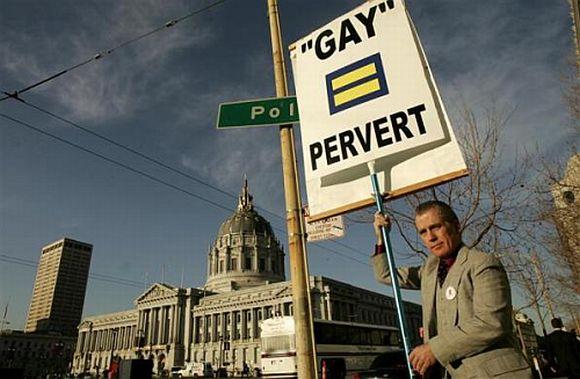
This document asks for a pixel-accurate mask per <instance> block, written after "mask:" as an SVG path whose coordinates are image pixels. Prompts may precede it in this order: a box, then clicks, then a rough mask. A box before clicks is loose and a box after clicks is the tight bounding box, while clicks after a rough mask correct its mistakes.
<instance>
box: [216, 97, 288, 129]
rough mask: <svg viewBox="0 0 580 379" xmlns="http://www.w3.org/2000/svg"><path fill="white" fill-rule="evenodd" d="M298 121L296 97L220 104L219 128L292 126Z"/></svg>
mask: <svg viewBox="0 0 580 379" xmlns="http://www.w3.org/2000/svg"><path fill="white" fill-rule="evenodd" d="M297 121H298V103H297V102H296V96H291V97H278V98H271V99H258V100H249V101H240V102H236V103H223V104H220V110H219V114H218V121H217V128H218V129H226V128H237V127H248V126H264V125H279V124H290V123H293V122H297Z"/></svg>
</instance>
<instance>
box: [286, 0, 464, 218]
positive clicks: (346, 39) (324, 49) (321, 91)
mask: <svg viewBox="0 0 580 379" xmlns="http://www.w3.org/2000/svg"><path fill="white" fill-rule="evenodd" d="M290 49H291V59H292V69H293V73H294V82H295V87H296V96H297V98H298V107H299V111H300V124H301V135H302V147H303V152H304V168H305V173H306V189H307V194H308V204H309V206H310V214H311V220H316V219H321V218H325V217H329V216H332V215H337V214H341V213H345V212H347V211H349V210H353V209H357V208H361V207H364V206H368V205H370V204H372V203H373V199H372V195H371V192H372V186H371V181H370V179H369V177H368V176H369V169H368V163H369V162H374V163H375V170H376V171H377V173H378V174H379V180H380V181H381V182H382V183H381V184H382V188H383V189H384V191H385V193H388V194H389V196H392V197H395V196H400V195H402V194H406V193H409V192H412V191H417V190H419V189H422V188H425V187H428V186H431V185H434V184H437V183H441V182H443V181H447V180H451V179H453V178H456V177H459V176H463V175H465V174H466V166H465V163H464V161H463V157H462V155H461V152H460V151H459V148H458V146H457V143H456V140H455V136H454V135H453V131H452V130H451V127H450V125H449V121H448V119H447V115H446V113H445V110H444V108H443V104H442V103H441V99H440V97H439V94H438V92H437V88H436V86H435V82H434V80H433V77H432V75H431V72H430V70H429V66H428V64H427V60H426V58H425V55H424V52H423V50H422V47H421V45H420V42H419V39H418V36H417V34H416V32H415V30H414V26H413V24H412V22H411V19H410V18H409V15H408V14H407V10H406V9H405V7H404V5H403V3H402V1H401V0H387V1H385V0H382V1H379V0H375V1H369V2H366V3H365V4H364V5H361V6H360V7H358V8H356V9H355V10H353V11H351V12H349V13H347V14H345V15H343V16H341V17H339V18H337V19H336V20H334V21H332V22H330V23H329V24H327V25H325V26H324V27H322V28H320V29H318V30H316V31H314V32H313V33H311V34H310V35H308V36H306V37H304V38H302V39H301V40H299V41H297V42H296V43H294V44H293V45H292V46H291V48H290Z"/></svg>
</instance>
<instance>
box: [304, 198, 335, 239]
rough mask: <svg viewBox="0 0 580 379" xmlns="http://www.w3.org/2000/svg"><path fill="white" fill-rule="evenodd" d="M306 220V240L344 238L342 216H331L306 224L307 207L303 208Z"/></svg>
mask: <svg viewBox="0 0 580 379" xmlns="http://www.w3.org/2000/svg"><path fill="white" fill-rule="evenodd" d="M304 211H305V218H306V240H307V241H308V242H315V241H323V240H329V239H335V238H342V237H344V220H343V217H342V216H333V217H329V218H325V219H322V220H317V221H314V222H308V212H309V210H308V206H305V207H304Z"/></svg>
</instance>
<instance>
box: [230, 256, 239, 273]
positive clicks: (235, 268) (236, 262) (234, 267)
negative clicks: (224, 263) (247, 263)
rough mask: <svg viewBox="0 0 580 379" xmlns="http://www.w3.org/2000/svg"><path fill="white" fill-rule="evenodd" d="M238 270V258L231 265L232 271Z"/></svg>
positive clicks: (233, 259)
mask: <svg viewBox="0 0 580 379" xmlns="http://www.w3.org/2000/svg"><path fill="white" fill-rule="evenodd" d="M237 269H238V260H237V259H236V258H232V260H231V263H230V270H233V271H235V270H237Z"/></svg>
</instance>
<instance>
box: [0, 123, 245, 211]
mask: <svg viewBox="0 0 580 379" xmlns="http://www.w3.org/2000/svg"><path fill="white" fill-rule="evenodd" d="M0 117H2V118H4V119H7V120H10V121H12V122H13V123H16V124H19V125H21V126H24V127H26V128H28V129H31V130H33V131H35V132H37V133H40V134H43V135H45V136H47V137H50V138H52V139H55V140H57V141H59V142H61V143H64V144H66V145H69V146H72V147H74V148H76V149H79V150H81V151H84V152H85V153H88V154H90V155H93V156H95V157H97V158H100V159H102V160H105V161H107V162H109V163H111V164H113V165H115V166H118V167H121V168H123V169H125V170H127V171H130V172H133V173H135V174H138V175H140V176H143V177H145V178H147V179H149V180H152V181H154V182H156V183H159V184H162V185H165V186H167V187H170V188H173V189H174V190H177V191H179V192H182V193H184V194H186V195H189V196H192V197H195V198H196V199H199V200H202V201H204V202H206V203H208V204H211V205H213V206H214V207H217V208H220V209H222V210H225V211H228V212H233V209H231V208H229V207H226V206H224V205H221V204H219V203H217V202H215V201H213V200H210V199H207V198H205V197H203V196H200V195H198V194H196V193H193V192H191V191H188V190H186V189H184V188H181V187H178V186H176V185H174V184H171V183H169V182H167V181H165V180H163V179H159V178H157V177H155V176H153V175H150V174H148V173H146V172H144V171H141V170H138V169H136V168H133V167H131V166H128V165H126V164H124V163H121V162H119V161H117V160H115V159H112V158H109V157H107V156H105V155H102V154H100V153H97V152H96V151H93V150H91V149H88V148H86V147H84V146H81V145H79V144H76V143H74V142H70V141H68V140H66V139H64V138H62V137H59V136H57V135H55V134H52V133H49V132H47V131H44V130H42V129H40V128H38V127H36V126H33V125H31V124H29V123H27V122H25V121H22V120H18V119H16V118H14V117H11V116H9V115H7V114H4V113H1V112H0Z"/></svg>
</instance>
